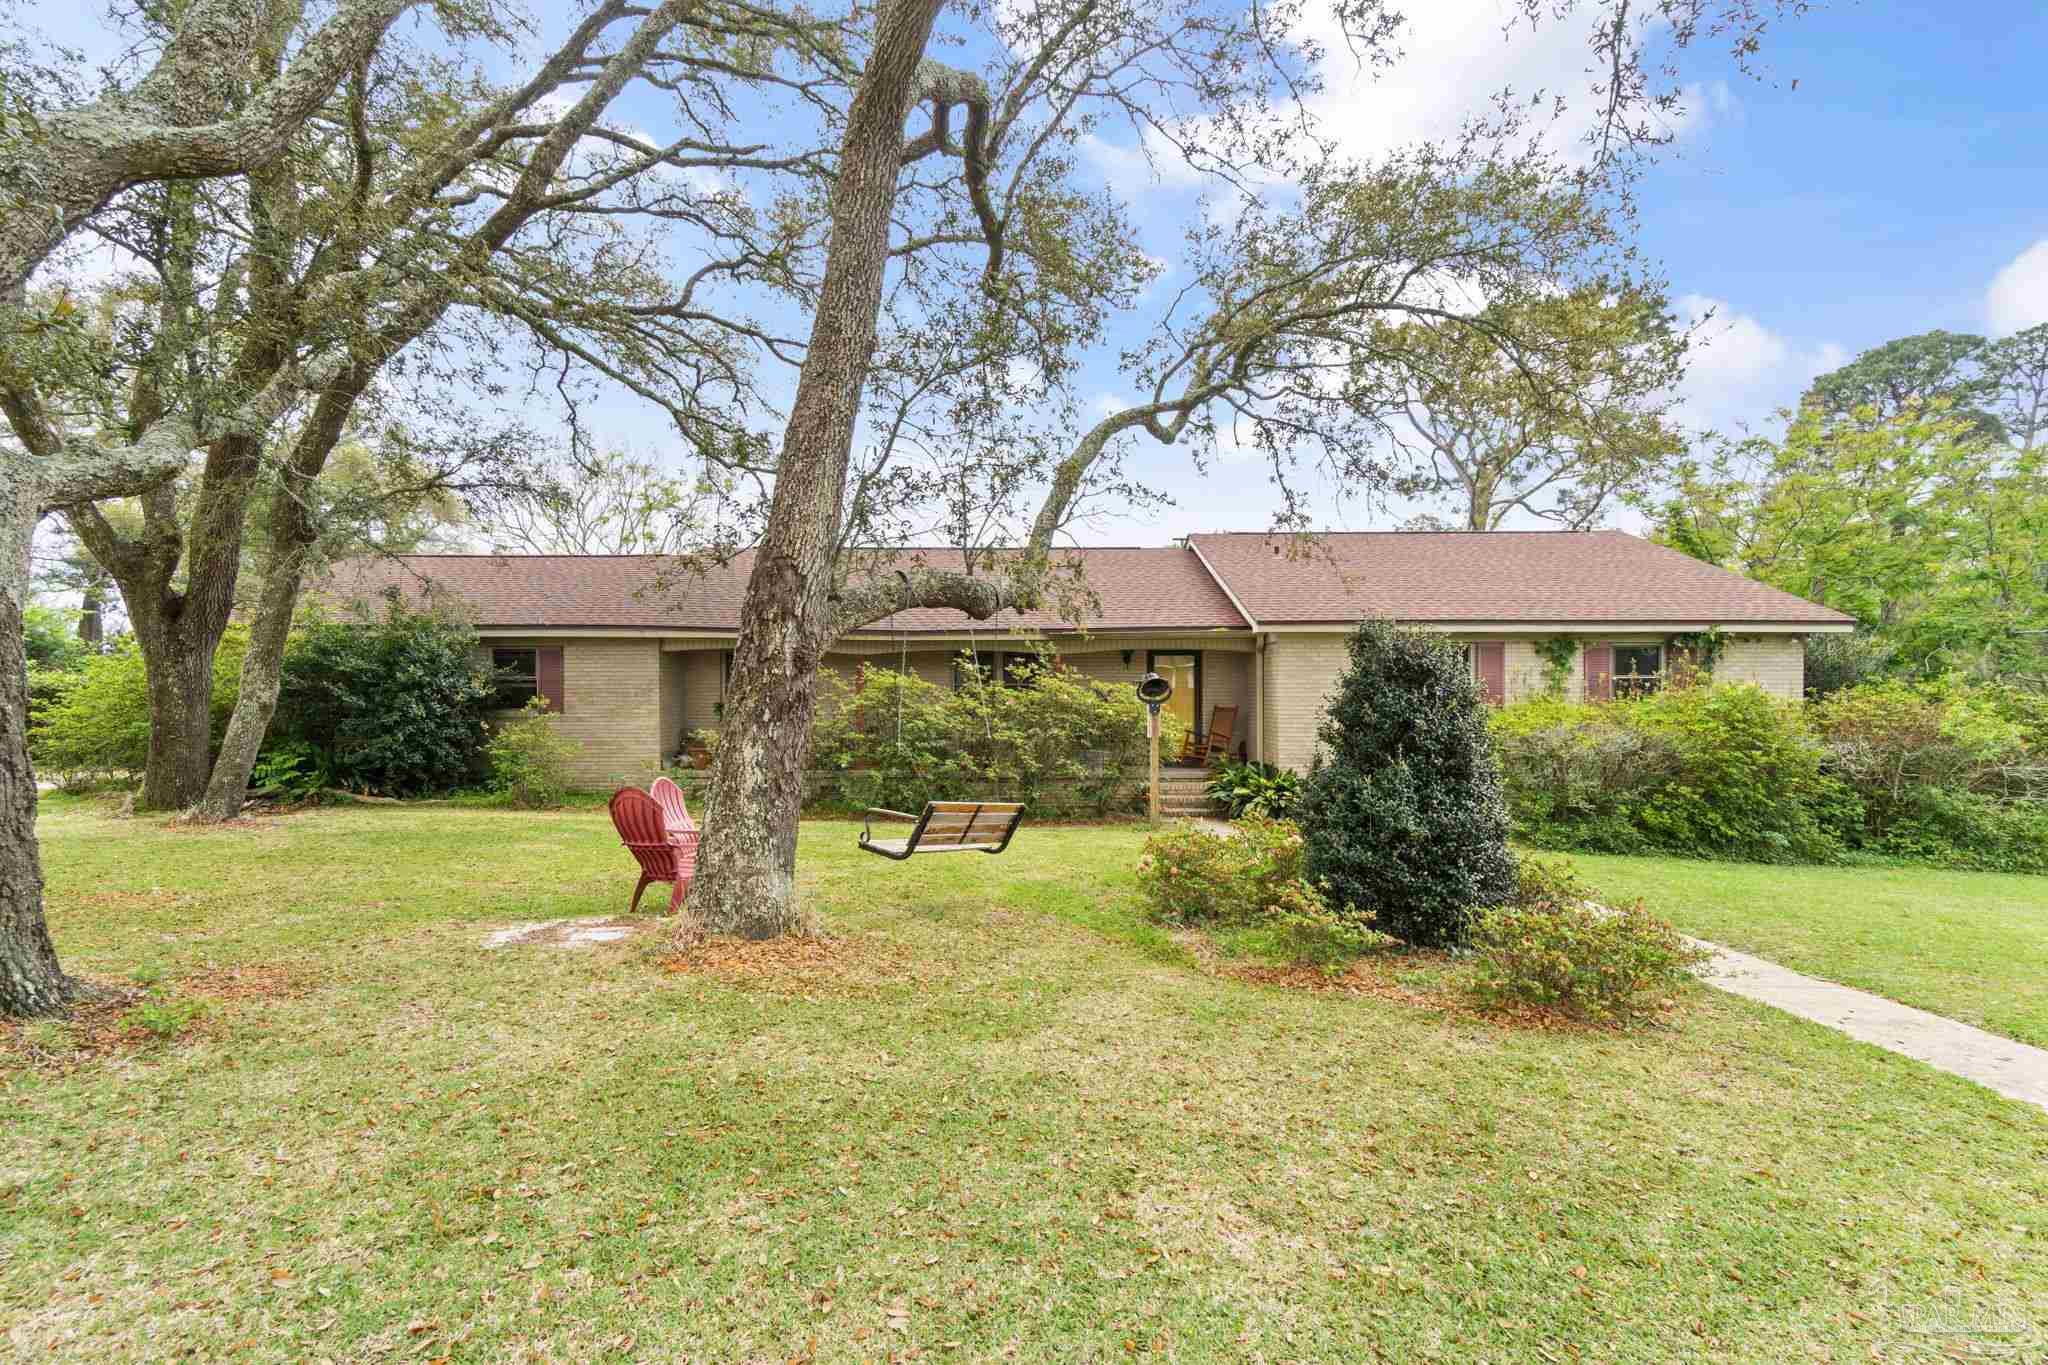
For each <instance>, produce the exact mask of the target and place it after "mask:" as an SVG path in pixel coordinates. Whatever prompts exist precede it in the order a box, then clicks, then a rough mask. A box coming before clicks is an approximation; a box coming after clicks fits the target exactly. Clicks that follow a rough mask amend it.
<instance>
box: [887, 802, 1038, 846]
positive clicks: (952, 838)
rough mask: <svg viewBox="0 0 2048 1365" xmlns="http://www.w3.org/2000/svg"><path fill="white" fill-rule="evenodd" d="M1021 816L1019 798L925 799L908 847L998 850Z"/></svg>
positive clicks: (1013, 831)
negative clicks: (1014, 799) (1004, 799)
mask: <svg viewBox="0 0 2048 1365" xmlns="http://www.w3.org/2000/svg"><path fill="white" fill-rule="evenodd" d="M1023 818H1024V805H1023V803H1022V802H1020V801H927V802H926V803H925V807H924V814H923V816H922V817H921V818H920V819H919V821H918V827H917V830H916V832H915V834H914V835H913V837H912V839H911V846H912V847H913V848H932V849H938V848H992V849H1000V848H1001V847H1002V846H1003V845H1004V844H1007V843H1009V842H1010V836H1011V835H1012V834H1014V833H1016V830H1017V823H1018V821H1020V820H1022V819H1023Z"/></svg>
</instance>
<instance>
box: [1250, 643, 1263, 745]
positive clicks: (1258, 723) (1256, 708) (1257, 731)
mask: <svg viewBox="0 0 2048 1365" xmlns="http://www.w3.org/2000/svg"><path fill="white" fill-rule="evenodd" d="M1250 710H1251V713H1252V732H1251V734H1250V736H1248V738H1249V739H1250V741H1251V744H1250V747H1249V748H1248V749H1247V750H1246V752H1247V753H1249V754H1250V755H1251V760H1252V762H1254V763H1263V762H1265V761H1266V637H1265V636H1263V635H1254V636H1252V704H1251V707H1250Z"/></svg>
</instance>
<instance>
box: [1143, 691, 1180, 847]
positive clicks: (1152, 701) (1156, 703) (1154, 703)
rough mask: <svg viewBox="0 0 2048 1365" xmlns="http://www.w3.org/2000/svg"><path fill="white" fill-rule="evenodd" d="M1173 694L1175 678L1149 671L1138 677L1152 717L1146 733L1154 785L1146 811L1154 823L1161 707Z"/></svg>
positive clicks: (1148, 795)
mask: <svg viewBox="0 0 2048 1365" xmlns="http://www.w3.org/2000/svg"><path fill="white" fill-rule="evenodd" d="M1172 695H1173V680H1172V679H1170V678H1162V677H1160V676H1159V675H1158V674H1157V673H1147V674H1146V675H1145V676H1144V677H1142V678H1140V679H1138V700H1139V701H1141V702H1144V703H1145V709H1146V710H1147V711H1149V712H1151V713H1152V714H1151V717H1150V719H1149V720H1147V722H1146V725H1145V731H1146V733H1147V734H1148V735H1149V736H1150V737H1151V740H1152V785H1151V786H1150V787H1149V788H1147V790H1146V794H1145V813H1146V816H1147V818H1149V819H1150V820H1151V822H1152V823H1153V824H1155V825H1156V824H1158V823H1159V708H1160V707H1162V706H1164V705H1166V699H1167V698H1168V697H1171V696H1172Z"/></svg>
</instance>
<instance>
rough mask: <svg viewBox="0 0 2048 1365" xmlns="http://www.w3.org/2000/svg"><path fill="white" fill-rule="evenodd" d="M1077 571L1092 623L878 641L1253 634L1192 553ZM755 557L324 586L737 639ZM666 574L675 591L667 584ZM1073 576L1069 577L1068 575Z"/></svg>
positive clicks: (479, 609)
mask: <svg viewBox="0 0 2048 1365" xmlns="http://www.w3.org/2000/svg"><path fill="white" fill-rule="evenodd" d="M905 554H906V555H910V554H915V555H918V556H920V557H921V558H922V559H923V560H924V561H925V562H927V563H930V564H932V565H934V566H939V567H944V566H948V565H950V566H951V567H954V568H958V567H959V565H960V562H961V560H960V554H959V552H958V551H957V550H920V551H906V552H905ZM1070 561H1073V562H1077V563H1078V566H1079V572H1078V575H1076V576H1075V577H1076V580H1077V581H1078V582H1079V583H1081V584H1085V586H1086V587H1087V589H1088V590H1090V591H1092V592H1093V593H1094V594H1095V596H1096V597H1097V598H1098V599H1099V608H1098V611H1097V613H1096V614H1094V615H1091V616H1089V617H1088V619H1087V620H1086V621H1085V622H1074V621H1068V620H1062V619H1060V616H1059V614H1058V613H1057V612H1054V611H1034V612H1023V613H1020V612H1014V611H1006V612H1004V613H1003V614H1002V616H1001V618H1000V619H999V620H997V621H994V622H989V623H982V622H970V621H969V620H968V618H967V617H966V616H965V615H963V614H962V613H960V612H957V611H952V610H949V609H920V610H917V611H907V612H901V613H899V614H898V615H896V616H892V617H890V618H889V619H888V620H886V621H882V622H879V623H877V624H876V625H874V626H872V627H869V629H871V630H877V631H896V630H906V631H913V632H930V633H941V632H957V631H960V630H963V629H965V628H967V627H968V626H969V625H973V626H974V627H975V628H976V629H978V630H996V629H1003V628H1012V629H1014V628H1026V629H1035V630H1046V631H1061V630H1075V629H1079V628H1082V627H1083V626H1085V628H1086V629H1089V630H1144V629H1168V630H1196V629H1199V630H1213V629H1218V628H1223V629H1231V630H1243V629H1245V620H1244V618H1243V617H1242V616H1240V615H1238V613H1237V610H1236V608H1234V607H1232V606H1231V605H1230V599H1229V597H1228V596H1226V595H1225V594H1224V592H1223V590H1222V589H1221V588H1219V587H1217V586H1216V582H1215V580H1214V579H1213V578H1211V577H1210V576H1209V574H1208V572H1207V571H1206V570H1204V569H1203V568H1202V565H1201V562H1200V561H1199V560H1197V559H1196V558H1195V556H1194V555H1192V554H1190V553H1189V552H1188V551H1186V550H1183V549H1177V548H1164V549H1088V550H1072V551H1062V552H1061V553H1060V554H1059V556H1057V558H1056V562H1057V563H1059V564H1061V565H1063V566H1064V565H1066V564H1067V563H1068V562H1070ZM753 562H754V561H753V554H752V552H750V551H749V552H744V553H741V554H739V555H737V556H735V557H734V558H733V560H732V561H731V562H730V563H729V564H725V565H722V566H717V567H714V568H711V569H708V570H704V571H702V572H695V573H692V572H685V571H682V570H681V569H680V568H679V567H678V564H679V562H678V561H675V560H670V559H665V558H663V557H660V556H654V555H404V556H400V557H399V558H397V559H359V560H352V561H349V562H347V563H343V564H340V565H337V566H336V567H335V570H334V573H333V575H332V576H331V577H330V578H329V580H328V581H327V583H326V584H324V585H323V587H322V589H321V592H322V595H324V596H326V597H328V598H330V599H339V600H349V599H354V598H368V597H373V596H375V595H377V594H378V593H380V592H382V591H383V590H385V589H386V588H389V587H392V586H395V585H396V586H401V587H402V589H403V591H404V592H405V595H406V597H407V598H408V599H409V600H411V601H413V602H415V603H417V602H419V601H420V600H422V599H423V598H424V596H425V589H426V586H427V584H428V583H432V584H433V585H434V587H435V588H436V589H437V590H439V591H441V592H446V593H450V594H452V595H453V596H454V597H456V598H458V599H460V600H461V601H462V602H464V603H466V604H467V606H468V609H469V611H470V613H471V616H472V618H473V619H474V620H475V622H476V624H477V625H479V626H484V627H501V628H502V627H519V626H525V627H532V628H535V629H545V628H554V629H582V630H594V629H618V630H720V631H723V630H737V629H738V628H739V622H740V602H741V599H742V597H743V596H744V594H745V592H746V586H747V575H748V574H749V573H750V572H752V570H753ZM664 570H666V571H667V573H668V578H669V581H668V582H666V583H664V582H662V581H661V580H662V577H663V572H664ZM1061 572H1062V573H1069V572H1070V571H1069V570H1067V569H1066V568H1064V567H1063V568H1062V570H1061Z"/></svg>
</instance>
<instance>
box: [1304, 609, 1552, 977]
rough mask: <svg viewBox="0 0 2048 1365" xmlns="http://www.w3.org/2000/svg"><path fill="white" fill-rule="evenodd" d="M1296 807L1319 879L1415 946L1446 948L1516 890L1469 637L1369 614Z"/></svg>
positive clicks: (1333, 895) (1343, 902)
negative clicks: (1460, 643) (1467, 654)
mask: <svg viewBox="0 0 2048 1365" xmlns="http://www.w3.org/2000/svg"><path fill="white" fill-rule="evenodd" d="M1348 647H1349V650H1350V654H1351V666H1350V668H1349V669H1348V670H1347V671H1346V673H1345V674H1344V678H1343V681H1342V682H1341V683H1340V684H1339V685H1338V689H1337V694H1336V696H1335V697H1333V698H1332V699H1331V702H1330V710H1329V714H1328V715H1327V716H1326V717H1325V719H1324V721H1323V724H1322V728H1321V731H1320V732H1319V733H1320V735H1321V739H1322V747H1323V751H1324V752H1323V755H1322V757H1321V758H1320V760H1319V762H1318V764H1317V766H1316V768H1315V770H1314V771H1313V772H1311V773H1310V775H1309V779H1308V783H1307V786H1306V787H1305V789H1304V790H1303V792H1302V800H1301V803H1300V806H1299V807H1298V809H1299V811H1300V812H1301V814H1300V824H1301V829H1302V834H1303V835H1304V837H1305V839H1306V843H1307V871H1308V874H1309V877H1310V878H1311V879H1312V880H1314V881H1316V882H1318V883H1322V884H1325V886H1326V890H1327V893H1328V895H1329V897H1330V899H1331V901H1332V902H1333V903H1334V904H1337V905H1339V906H1350V907H1354V908H1355V909H1356V910H1358V911H1360V912H1365V911H1370V912H1372V913H1373V915H1374V916H1376V918H1375V920H1374V927H1375V928H1377V929H1380V930H1382V931H1384V932H1386V933H1389V934H1392V935H1394V936H1395V937H1396V938H1399V939H1402V940H1404V941H1405V942H1408V943H1412V944H1416V945H1419V946H1424V947H1446V946H1449V945H1452V944H1456V943H1460V942H1462V941H1463V940H1464V937H1465V927H1466V921H1467V917H1468V915H1469V913H1470V911H1471V910H1473V909H1474V908H1476V907H1479V906H1486V905H1499V904H1502V903H1504V902H1505V901H1507V900H1508V899H1509V898H1510V897H1511V896H1512V895H1513V893H1514V886H1515V867H1514V861H1513V859H1512V858H1510V856H1509V854H1508V846H1507V843H1508V808H1507V802H1506V801H1505V800H1503V799H1502V796H1501V781H1500V766H1499V764H1498V763H1496V762H1495V760H1494V757H1493V752H1492V749H1491V748H1490V747H1489V740H1488V738H1487V730H1486V707H1485V703H1484V701H1482V700H1481V698H1480V694H1479V687H1478V684H1477V683H1476V682H1475V681H1474V680H1473V678H1472V672H1471V669H1470V667H1469V666H1468V665H1467V664H1466V662H1465V658H1464V656H1463V654H1462V653H1461V651H1460V650H1459V649H1458V647H1457V646H1456V645H1454V644H1451V643H1450V642H1448V641H1446V640H1444V639H1443V638H1442V637H1440V636H1435V635H1430V634H1427V633H1424V632H1422V631H1415V630H1402V629H1399V628H1397V627H1395V626H1394V625H1392V624H1391V623H1389V622H1385V621H1367V622H1365V623H1364V624H1362V625H1360V626H1359V628H1358V629H1357V630H1356V631H1355V632H1354V633H1353V634H1352V636H1351V638H1350V640H1349V641H1348Z"/></svg>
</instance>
